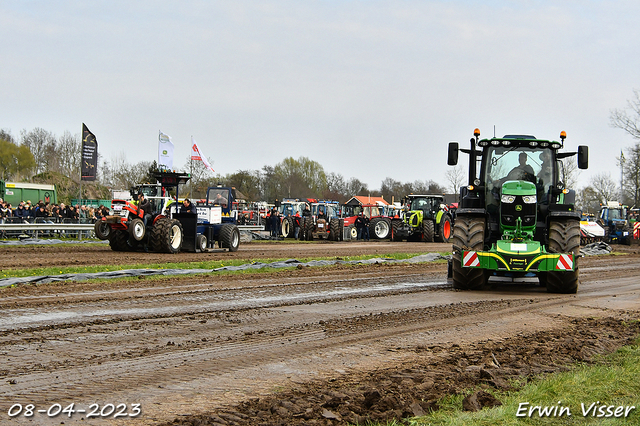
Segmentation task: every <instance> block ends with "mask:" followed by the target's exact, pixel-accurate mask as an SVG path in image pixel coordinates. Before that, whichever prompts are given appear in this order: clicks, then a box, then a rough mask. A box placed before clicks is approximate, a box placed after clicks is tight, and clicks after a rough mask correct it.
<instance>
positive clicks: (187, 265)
mask: <svg viewBox="0 0 640 426" xmlns="http://www.w3.org/2000/svg"><path fill="white" fill-rule="evenodd" d="M420 254H424V253H388V254H372V255H361V256H339V257H336V256H333V257H306V258H296V259H297V260H299V261H300V262H303V263H304V262H309V261H311V260H336V259H340V260H345V261H354V260H368V259H373V258H377V257H381V258H387V259H395V260H403V259H409V258H412V257H415V256H418V255H420ZM441 254H442V253H441ZM445 254H446V253H445ZM443 255H444V254H443ZM287 259H289V258H268V259H228V260H215V261H214V260H212V261H202V262H171V263H137V264H128V265H90V266H89V265H85V266H69V267H46V268H24V269H9V270H3V271H2V273H0V278H22V277H31V276H44V275H46V276H55V275H60V274H77V273H95V272H111V271H121V270H124V269H216V268H221V267H223V266H240V265H244V264H247V263H254V262H260V263H272V262H280V261H285V260H287ZM274 270H275V269H274ZM254 272H255V270H254Z"/></svg>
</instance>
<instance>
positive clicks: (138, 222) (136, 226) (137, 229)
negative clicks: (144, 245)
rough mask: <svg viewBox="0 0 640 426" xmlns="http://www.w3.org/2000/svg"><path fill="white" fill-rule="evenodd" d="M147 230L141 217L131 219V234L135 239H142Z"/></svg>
mask: <svg viewBox="0 0 640 426" xmlns="http://www.w3.org/2000/svg"><path fill="white" fill-rule="evenodd" d="M145 232H146V230H145V228H144V222H143V221H142V219H140V218H139V217H136V218H135V219H133V220H131V223H129V235H130V236H131V239H132V240H134V241H142V239H143V238H144V234H145Z"/></svg>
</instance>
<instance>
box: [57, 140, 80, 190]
mask: <svg viewBox="0 0 640 426" xmlns="http://www.w3.org/2000/svg"><path fill="white" fill-rule="evenodd" d="M81 150H82V143H81V141H80V134H79V133H76V134H75V135H72V134H71V132H69V131H68V130H67V131H65V132H64V133H63V134H62V136H60V138H59V139H58V144H57V149H56V157H57V158H58V161H57V167H58V170H57V171H59V172H60V173H62V174H63V175H65V176H68V177H70V178H72V179H74V180H80V160H81V156H82V152H81Z"/></svg>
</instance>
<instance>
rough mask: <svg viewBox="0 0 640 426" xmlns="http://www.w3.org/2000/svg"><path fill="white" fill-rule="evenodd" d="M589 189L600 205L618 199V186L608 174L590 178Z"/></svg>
mask: <svg viewBox="0 0 640 426" xmlns="http://www.w3.org/2000/svg"><path fill="white" fill-rule="evenodd" d="M590 186H591V188H593V191H594V193H595V196H596V198H597V200H598V201H599V203H600V204H606V202H607V201H615V200H617V199H618V186H617V185H616V182H615V181H614V180H613V179H612V178H611V174H610V173H599V174H597V175H595V176H592V177H591V185H590Z"/></svg>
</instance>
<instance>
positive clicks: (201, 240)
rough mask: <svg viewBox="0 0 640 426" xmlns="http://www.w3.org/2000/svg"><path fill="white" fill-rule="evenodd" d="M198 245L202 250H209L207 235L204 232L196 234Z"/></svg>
mask: <svg viewBox="0 0 640 426" xmlns="http://www.w3.org/2000/svg"><path fill="white" fill-rule="evenodd" d="M196 247H197V248H198V250H200V251H202V252H203V251H207V237H205V236H204V235H202V234H198V235H197V236H196Z"/></svg>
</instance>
